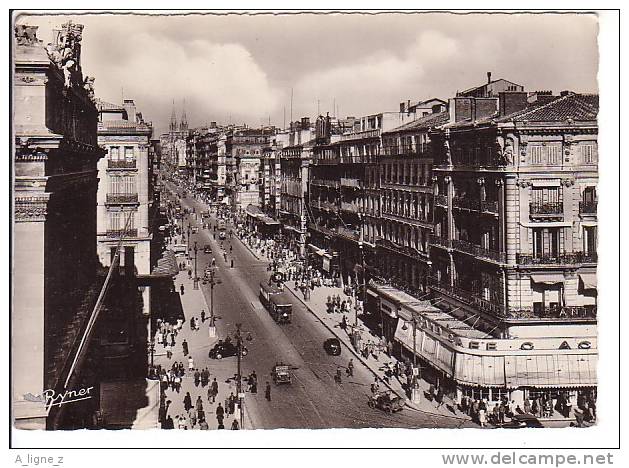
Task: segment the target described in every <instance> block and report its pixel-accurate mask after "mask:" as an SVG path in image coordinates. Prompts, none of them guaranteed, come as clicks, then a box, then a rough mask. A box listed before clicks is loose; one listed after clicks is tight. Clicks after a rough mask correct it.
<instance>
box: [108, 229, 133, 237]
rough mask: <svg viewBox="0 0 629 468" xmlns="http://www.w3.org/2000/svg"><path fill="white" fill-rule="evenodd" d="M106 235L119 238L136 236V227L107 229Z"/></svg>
mask: <svg viewBox="0 0 629 468" xmlns="http://www.w3.org/2000/svg"><path fill="white" fill-rule="evenodd" d="M107 237H112V238H115V239H119V238H121V237H138V230H137V229H126V230H125V229H108V230H107Z"/></svg>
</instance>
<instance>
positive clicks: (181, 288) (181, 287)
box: [179, 284, 185, 296]
mask: <svg viewBox="0 0 629 468" xmlns="http://www.w3.org/2000/svg"><path fill="white" fill-rule="evenodd" d="M179 291H180V292H181V295H182V296H183V294H184V291H185V288H184V287H183V284H182V285H181V286H179Z"/></svg>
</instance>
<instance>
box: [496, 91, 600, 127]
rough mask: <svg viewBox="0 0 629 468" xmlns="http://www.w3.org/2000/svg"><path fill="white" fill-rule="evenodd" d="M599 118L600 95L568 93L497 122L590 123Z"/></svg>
mask: <svg viewBox="0 0 629 468" xmlns="http://www.w3.org/2000/svg"><path fill="white" fill-rule="evenodd" d="M597 116H598V94H576V93H568V94H566V95H565V96H560V97H558V98H556V99H553V100H552V101H550V102H547V103H545V104H543V105H541V106H540V105H537V106H531V107H527V108H526V109H524V110H521V111H518V112H514V113H513V114H509V115H506V116H504V117H501V118H499V119H495V120H496V122H508V121H520V122H522V121H527V122H565V121H566V120H568V119H572V120H574V121H578V122H588V121H593V120H596V117H597Z"/></svg>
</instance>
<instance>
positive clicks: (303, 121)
mask: <svg viewBox="0 0 629 468" xmlns="http://www.w3.org/2000/svg"><path fill="white" fill-rule="evenodd" d="M309 127H310V117H302V118H301V128H302V129H306V128H309Z"/></svg>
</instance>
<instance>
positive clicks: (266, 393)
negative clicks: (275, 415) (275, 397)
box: [264, 382, 271, 401]
mask: <svg viewBox="0 0 629 468" xmlns="http://www.w3.org/2000/svg"><path fill="white" fill-rule="evenodd" d="M264 398H266V400H267V401H271V384H270V383H269V382H267V383H266V389H265V390H264Z"/></svg>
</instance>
